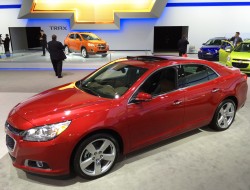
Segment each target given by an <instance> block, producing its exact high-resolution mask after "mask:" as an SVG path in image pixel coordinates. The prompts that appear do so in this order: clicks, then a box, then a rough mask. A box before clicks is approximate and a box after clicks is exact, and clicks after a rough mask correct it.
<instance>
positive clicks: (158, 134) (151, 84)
mask: <svg viewBox="0 0 250 190" xmlns="http://www.w3.org/2000/svg"><path fill="white" fill-rule="evenodd" d="M165 79H166V80H165ZM176 79H177V70H176V68H174V67H172V68H171V67H168V68H165V69H162V70H160V71H157V72H155V73H154V74H152V75H151V76H150V77H149V78H148V79H147V80H146V81H144V83H143V84H142V86H141V87H140V88H139V89H138V90H137V92H136V93H135V95H134V96H133V97H132V99H131V101H130V102H129V104H128V107H127V122H128V127H129V134H130V143H131V144H130V145H131V149H132V150H135V149H138V148H141V147H144V146H146V145H149V144H152V143H155V142H158V141H160V140H162V139H165V138H167V137H171V136H174V135H175V134H177V133H178V132H179V131H181V130H182V126H183V119H184V95H185V92H184V91H182V90H178V89H177V88H176V81H177V80H176ZM162 81H163V82H162ZM166 81H168V82H166ZM162 85H163V86H162ZM139 92H145V93H147V94H151V95H152V99H151V100H150V101H146V102H137V103H136V102H133V100H134V99H135V97H136V95H137V94H138V93H139Z"/></svg>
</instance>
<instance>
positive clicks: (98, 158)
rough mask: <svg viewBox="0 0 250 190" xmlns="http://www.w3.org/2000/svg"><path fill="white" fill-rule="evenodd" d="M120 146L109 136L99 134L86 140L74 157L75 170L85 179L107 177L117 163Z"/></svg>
mask: <svg viewBox="0 0 250 190" xmlns="http://www.w3.org/2000/svg"><path fill="white" fill-rule="evenodd" d="M118 154H119V145H118V143H117V141H116V140H115V139H114V138H113V137H112V136H111V135H109V134H97V135H93V136H91V137H89V138H87V139H86V140H84V141H83V142H82V143H81V144H80V146H79V147H78V149H77V151H76V154H75V157H74V169H75V171H76V173H77V174H79V175H80V176H82V177H83V178H85V179H95V178H99V177H101V176H104V175H106V174H107V173H108V172H109V171H110V170H111V169H112V167H113V166H114V165H115V162H116V161H117V157H118Z"/></svg>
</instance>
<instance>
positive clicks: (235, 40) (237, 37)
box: [229, 32, 242, 47]
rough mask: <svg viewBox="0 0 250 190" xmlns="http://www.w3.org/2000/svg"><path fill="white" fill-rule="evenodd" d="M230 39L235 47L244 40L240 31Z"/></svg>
mask: <svg viewBox="0 0 250 190" xmlns="http://www.w3.org/2000/svg"><path fill="white" fill-rule="evenodd" d="M229 41H232V42H233V45H234V47H236V46H237V45H239V43H241V42H242V38H241V37H240V33H239V32H236V33H235V35H234V36H233V37H232V38H230V39H229Z"/></svg>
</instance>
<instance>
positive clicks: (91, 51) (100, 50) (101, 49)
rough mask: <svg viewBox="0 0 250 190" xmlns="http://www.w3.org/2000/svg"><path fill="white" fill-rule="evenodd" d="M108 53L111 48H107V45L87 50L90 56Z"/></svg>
mask: <svg viewBox="0 0 250 190" xmlns="http://www.w3.org/2000/svg"><path fill="white" fill-rule="evenodd" d="M108 51H109V46H105V45H103V46H94V47H91V46H89V47H88V48H87V52H88V54H90V55H95V54H106V53H107V52H108Z"/></svg>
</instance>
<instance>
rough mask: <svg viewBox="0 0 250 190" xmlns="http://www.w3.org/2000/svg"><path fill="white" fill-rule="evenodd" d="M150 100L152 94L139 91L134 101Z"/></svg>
mask: <svg viewBox="0 0 250 190" xmlns="http://www.w3.org/2000/svg"><path fill="white" fill-rule="evenodd" d="M151 100H152V95H151V94H148V93H145V92H140V93H139V94H137V96H136V98H135V101H136V102H148V101H151Z"/></svg>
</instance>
